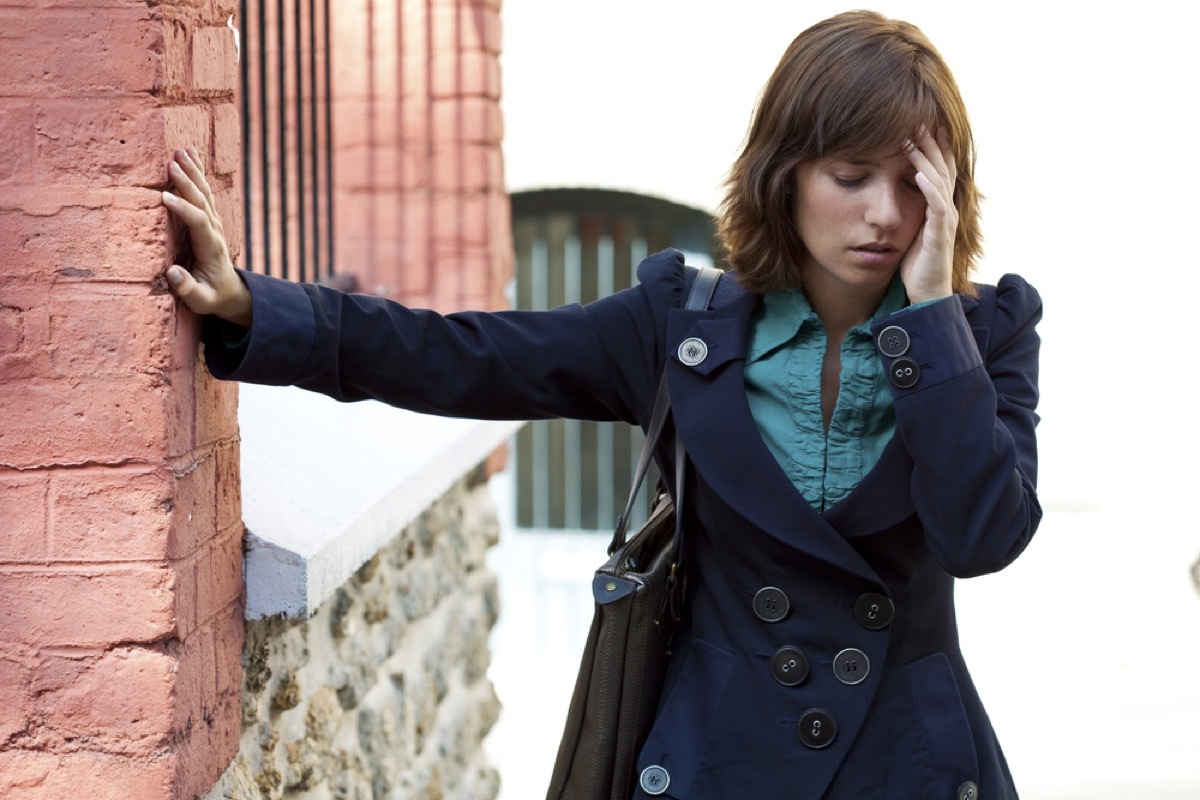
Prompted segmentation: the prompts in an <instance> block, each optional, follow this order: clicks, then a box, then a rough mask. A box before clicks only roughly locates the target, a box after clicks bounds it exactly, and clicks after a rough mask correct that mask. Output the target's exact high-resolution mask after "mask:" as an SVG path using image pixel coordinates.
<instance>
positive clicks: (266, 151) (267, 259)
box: [256, 0, 272, 275]
mask: <svg viewBox="0 0 1200 800" xmlns="http://www.w3.org/2000/svg"><path fill="white" fill-rule="evenodd" d="M256 33H257V34H258V36H257V39H258V129H259V131H260V135H259V147H260V154H259V155H260V159H261V163H260V164H259V172H260V175H261V178H260V181H261V182H260V183H259V197H260V198H261V200H260V202H259V206H260V207H261V208H262V233H263V262H262V265H263V266H262V270H263V273H264V274H266V275H270V274H271V273H272V270H271V181H270V176H271V166H270V165H271V162H270V155H271V152H270V148H271V145H270V141H269V139H270V137H269V136H268V133H269V130H270V126H271V123H270V119H271V117H270V115H269V114H268V107H267V106H268V102H267V89H268V86H269V83H270V82H269V81H268V80H267V74H268V70H267V0H258V31H256Z"/></svg>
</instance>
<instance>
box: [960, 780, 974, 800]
mask: <svg viewBox="0 0 1200 800" xmlns="http://www.w3.org/2000/svg"><path fill="white" fill-rule="evenodd" d="M954 800H979V787H978V786H976V785H975V781H967V782H966V783H964V784H963V785H962V786H960V787H958V792H956V793H955V795H954Z"/></svg>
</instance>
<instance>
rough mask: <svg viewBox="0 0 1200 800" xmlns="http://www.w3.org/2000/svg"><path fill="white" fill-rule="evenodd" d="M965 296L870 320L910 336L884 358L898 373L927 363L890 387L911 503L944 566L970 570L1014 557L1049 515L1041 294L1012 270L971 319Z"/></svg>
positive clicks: (986, 569)
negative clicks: (1043, 474)
mask: <svg viewBox="0 0 1200 800" xmlns="http://www.w3.org/2000/svg"><path fill="white" fill-rule="evenodd" d="M964 303H967V304H968V305H970V304H971V303H972V301H969V300H967V301H964V300H963V299H962V298H959V297H953V298H949V299H947V300H944V301H941V302H938V303H933V304H930V305H926V306H922V307H920V308H916V309H913V310H909V311H905V312H900V313H899V314H894V315H891V316H889V317H887V318H885V319H883V320H877V321H876V322H875V323H873V325H872V331H873V333H874V335H875V337H876V340H877V341H878V337H879V335H880V333H881V332H882V331H883V329H884V328H886V327H887V326H889V325H898V326H900V327H901V328H903V329H904V330H905V331H906V332H907V333H908V335H909V342H910V345H909V350H908V352H905V353H903V354H901V355H899V356H897V357H895V358H892V357H889V356H886V355H884V356H881V357H882V358H883V361H884V368H885V369H886V370H888V372H889V375H890V374H891V372H892V371H893V370H894V369H895V368H897V367H903V368H905V369H911V365H912V363H913V362H915V363H916V365H917V378H916V382H915V383H913V384H912V385H911V386H907V387H906V388H901V387H900V386H897V385H896V382H893V383H892V386H891V391H892V398H893V400H894V402H895V408H896V428H897V433H898V435H900V436H901V437H902V438H903V441H904V445H905V447H906V448H907V449H908V451H909V453H910V454H911V456H912V459H913V472H912V485H911V492H912V498H913V504H914V507H915V508H916V510H917V516H918V517H919V519H920V520H921V523H922V526H923V528H924V530H925V538H926V542H927V543H928V545H929V547H930V550H931V551H932V553H933V555H934V557H935V558H936V559H937V560H938V562H939V563H940V564H941V565H942V567H943V568H944V569H946V571H947V572H949V573H951V574H952V575H955V576H957V577H972V576H975V575H983V574H986V573H990V572H995V571H997V570H999V569H1002V568H1003V567H1005V566H1007V565H1008V564H1009V563H1011V562H1012V561H1013V560H1014V559H1015V558H1016V557H1017V556H1018V555H1020V554H1021V552H1022V551H1023V550H1024V549H1025V546H1026V545H1027V544H1028V543H1029V540H1030V539H1031V537H1032V536H1033V534H1034V532H1035V531H1036V529H1037V526H1038V522H1039V521H1040V520H1041V516H1042V510H1041V506H1040V504H1039V503H1038V499H1037V489H1036V486H1037V439H1036V435H1035V428H1036V426H1037V423H1038V415H1037V411H1036V409H1037V402H1038V351H1039V348H1040V339H1039V337H1038V334H1037V331H1036V330H1035V326H1036V325H1037V323H1038V321H1039V320H1040V319H1041V316H1042V301H1041V298H1040V297H1039V295H1038V293H1037V291H1036V290H1035V289H1034V288H1033V287H1032V286H1030V285H1029V284H1028V283H1026V282H1025V281H1024V280H1023V279H1021V278H1019V277H1017V276H1014V275H1006V276H1004V277H1003V278H1002V279H1001V280H1000V282H999V284H998V286H997V287H995V288H992V287H984V288H983V292H982V294H981V297H980V299H979V301H978V305H977V306H973V308H972V313H971V315H970V320H968V316H967V315H966V314H965V313H964V306H963V304H964ZM901 359H908V361H902V360H901ZM910 380H911V377H910V378H908V379H904V378H902V379H901V380H900V381H899V382H900V383H901V384H906V383H909V381H910Z"/></svg>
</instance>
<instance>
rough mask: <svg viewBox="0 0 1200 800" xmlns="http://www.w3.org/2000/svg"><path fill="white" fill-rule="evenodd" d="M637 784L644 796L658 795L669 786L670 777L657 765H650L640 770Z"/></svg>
mask: <svg viewBox="0 0 1200 800" xmlns="http://www.w3.org/2000/svg"><path fill="white" fill-rule="evenodd" d="M638 783H640V784H641V785H642V791H643V792H645V793H646V794H650V795H659V794H662V793H663V792H665V791H666V790H667V787H668V786H670V785H671V775H670V773H668V772H667V771H666V770H665V769H663V768H662V767H660V766H659V765H658V764H652V765H650V766H648V767H646V768H645V769H644V770H642V777H641V778H640V779H639V780H638Z"/></svg>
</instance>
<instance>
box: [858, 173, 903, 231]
mask: <svg viewBox="0 0 1200 800" xmlns="http://www.w3.org/2000/svg"><path fill="white" fill-rule="evenodd" d="M872 189H873V191H871V192H870V193H869V194H868V196H867V208H866V221H867V224H869V225H872V226H875V227H877V228H882V229H883V230H892V229H893V228H896V227H898V226H899V225H900V220H901V217H902V215H903V212H902V209H901V198H900V188H899V187H897V186H893V185H891V183H890V182H882V181H881V182H879V183H877V184H876V185H875V186H874V187H872Z"/></svg>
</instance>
